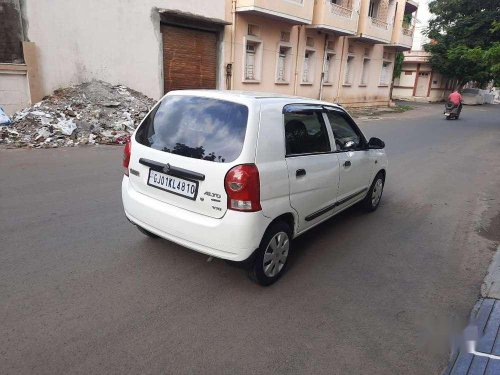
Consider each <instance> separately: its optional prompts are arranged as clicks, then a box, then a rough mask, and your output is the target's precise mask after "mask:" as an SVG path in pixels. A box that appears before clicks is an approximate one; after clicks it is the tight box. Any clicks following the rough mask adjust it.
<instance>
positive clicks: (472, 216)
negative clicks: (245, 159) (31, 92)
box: [0, 105, 500, 375]
mask: <svg viewBox="0 0 500 375" xmlns="http://www.w3.org/2000/svg"><path fill="white" fill-rule="evenodd" d="M441 109H442V108H441V105H439V106H429V105H425V106H422V107H419V108H418V109H416V110H413V111H410V112H406V113H404V114H402V115H393V116H390V117H394V118H388V119H382V120H370V121H363V122H361V127H362V128H363V129H364V130H365V131H366V133H367V134H368V135H370V136H374V135H376V136H378V137H380V138H382V139H383V140H385V141H386V144H387V153H388V155H389V158H390V169H389V173H388V180H387V184H386V189H385V192H384V196H383V199H382V204H381V206H380V208H379V210H378V211H376V212H375V213H372V214H365V213H363V212H362V211H360V210H359V209H356V208H354V209H351V210H349V211H347V212H345V213H343V214H341V215H340V216H338V217H336V218H334V219H332V220H330V221H328V222H326V223H324V224H322V225H321V226H320V227H318V228H316V229H314V230H312V231H310V232H309V233H307V234H306V235H304V236H303V237H301V238H300V239H298V240H297V241H296V243H295V249H296V251H295V253H294V255H293V257H292V259H291V264H290V267H289V269H288V272H287V274H286V275H285V276H284V277H283V278H282V279H281V280H280V281H279V282H278V283H277V284H275V285H273V286H272V287H269V288H262V287H259V286H257V285H255V284H253V283H251V282H250V281H249V280H248V279H247V277H246V274H245V273H244V271H242V270H241V269H238V268H236V267H232V266H230V265H228V264H226V263H225V262H224V261H221V260H217V259H214V260H213V261H212V262H207V257H206V256H204V255H202V254H198V253H195V252H192V251H189V250H187V249H184V248H182V247H180V246H177V245H175V244H172V243H169V242H167V241H164V240H151V239H148V238H146V237H144V236H143V235H142V234H141V233H139V231H137V230H136V229H135V228H134V227H133V226H132V225H130V224H129V223H128V222H127V220H126V219H125V217H124V215H123V212H122V206H121V198H120V180H121V176H122V168H121V149H120V148H113V147H94V148H74V149H56V150H2V151H0V373H2V374H21V373H22V374H28V373H31V374H34V373H36V374H70V373H71V374H78V373H81V374H90V373H100V374H103V373H113V374H127V373H130V374H136V373H153V374H160V373H161V374H177V373H181V374H184V373H190V374H271V373H274V374H278V373H280V374H426V375H428V374H439V373H440V371H441V370H442V369H443V368H444V367H445V366H446V362H447V359H448V353H447V348H446V343H445V342H444V341H443V342H441V341H440V340H441V339H443V338H444V337H445V336H446V334H447V333H449V332H450V330H451V329H452V326H453V321H454V320H458V322H459V323H463V322H465V320H466V319H467V317H468V314H469V312H470V309H471V307H472V306H473V304H474V303H475V301H476V298H477V297H478V295H479V290H480V285H481V281H482V279H483V277H484V274H485V272H486V269H487V266H488V263H489V261H490V259H491V257H492V255H493V245H494V244H493V241H498V240H500V228H499V227H498V226H499V225H498V224H499V223H500V221H499V220H498V209H499V208H500V207H499V203H500V189H498V186H500V106H483V107H475V108H471V107H466V108H465V109H464V111H463V114H462V118H461V119H460V120H459V121H445V120H444V118H443V117H442V114H441ZM396 117H397V118H396Z"/></svg>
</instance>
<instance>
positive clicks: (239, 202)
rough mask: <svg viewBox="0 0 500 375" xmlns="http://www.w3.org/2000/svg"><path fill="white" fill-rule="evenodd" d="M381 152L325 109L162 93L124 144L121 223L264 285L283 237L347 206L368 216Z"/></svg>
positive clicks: (247, 97)
mask: <svg viewBox="0 0 500 375" xmlns="http://www.w3.org/2000/svg"><path fill="white" fill-rule="evenodd" d="M384 147H385V145H384V142H382V141H381V140H380V139H378V138H371V139H370V140H369V141H367V140H366V138H365V136H364V135H363V133H362V132H361V131H360V130H359V128H358V127H357V125H356V124H355V122H354V121H353V120H352V118H351V117H350V116H349V115H348V114H347V112H346V111H345V110H344V109H342V108H341V107H340V106H337V105H334V104H331V103H327V102H321V101H315V100H310V99H302V98H296V97H285V96H277V95H276V94H256V93H248V92H234V91H233V92H223V91H214V90H206V91H205V90H200V91H198V90H196V91H192V90H186V91H171V92H169V93H168V94H167V95H166V96H164V97H163V98H162V99H161V100H160V101H159V102H158V103H157V104H156V105H155V107H154V108H153V109H152V110H151V112H150V113H149V114H148V115H147V116H146V118H145V119H144V120H143V121H142V123H141V125H140V126H139V127H138V128H137V130H136V131H135V133H134V134H133V136H132V138H131V140H130V143H128V144H127V145H126V147H125V153H124V161H123V165H124V167H125V176H124V178H123V182H122V199H123V205H124V209H125V214H126V215H127V217H128V219H129V220H130V221H131V222H132V223H133V224H135V225H137V227H138V228H139V230H140V231H141V232H143V233H144V234H146V235H148V236H150V237H162V238H165V239H168V240H170V241H173V242H176V243H178V244H180V245H182V246H185V247H187V248H190V249H192V250H196V251H199V252H201V253H205V254H208V255H211V256H214V257H218V258H222V259H227V260H231V261H237V262H244V263H245V264H248V265H249V268H250V275H251V277H252V278H253V279H254V280H255V281H256V282H258V283H260V284H261V285H269V284H272V283H273V282H275V281H276V280H277V279H278V278H279V277H280V276H281V275H282V274H283V271H284V270H285V268H286V265H287V261H288V257H289V254H290V251H291V249H292V247H291V246H292V239H293V238H295V237H297V236H299V235H301V234H303V233H304V232H306V231H307V230H309V229H311V228H312V227H314V226H316V225H318V224H320V223H321V222H323V221H325V220H326V219H328V218H330V217H332V216H333V215H335V214H337V213H339V212H341V211H343V210H345V209H346V208H348V207H350V206H352V205H354V204H356V203H361V204H362V205H363V206H364V207H365V208H366V209H367V210H368V211H374V210H376V209H377V207H378V205H379V203H380V199H381V196H382V190H383V188H384V183H385V178H386V169H387V158H386V155H385V151H384Z"/></svg>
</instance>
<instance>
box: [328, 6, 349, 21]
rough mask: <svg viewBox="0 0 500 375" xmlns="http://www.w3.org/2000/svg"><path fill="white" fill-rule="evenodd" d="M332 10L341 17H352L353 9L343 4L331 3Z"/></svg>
mask: <svg viewBox="0 0 500 375" xmlns="http://www.w3.org/2000/svg"><path fill="white" fill-rule="evenodd" d="M330 5H331V8H330V12H332V13H333V14H335V15H337V16H340V17H345V18H351V17H352V9H351V8H345V7H343V6H340V5H337V4H330Z"/></svg>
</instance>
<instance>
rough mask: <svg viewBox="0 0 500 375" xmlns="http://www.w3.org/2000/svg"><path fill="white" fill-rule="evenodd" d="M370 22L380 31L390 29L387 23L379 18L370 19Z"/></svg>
mask: <svg viewBox="0 0 500 375" xmlns="http://www.w3.org/2000/svg"><path fill="white" fill-rule="evenodd" d="M370 20H371V23H372V25H373V26H375V27H378V28H379V29H384V30H387V29H388V26H389V25H388V23H387V22H385V21H382V20H380V19H378V18H373V17H370Z"/></svg>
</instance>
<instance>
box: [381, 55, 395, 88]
mask: <svg viewBox="0 0 500 375" xmlns="http://www.w3.org/2000/svg"><path fill="white" fill-rule="evenodd" d="M391 65H392V63H391V62H390V61H384V62H382V71H381V72H380V84H381V85H388V84H389V83H390V80H391Z"/></svg>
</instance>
